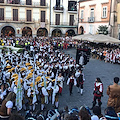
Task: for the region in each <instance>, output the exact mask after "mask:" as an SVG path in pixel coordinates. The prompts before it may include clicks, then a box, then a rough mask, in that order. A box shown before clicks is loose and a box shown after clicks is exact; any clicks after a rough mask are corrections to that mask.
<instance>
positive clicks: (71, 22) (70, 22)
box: [69, 15, 74, 26]
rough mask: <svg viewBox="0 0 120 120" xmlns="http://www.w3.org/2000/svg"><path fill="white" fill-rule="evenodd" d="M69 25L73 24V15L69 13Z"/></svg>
mask: <svg viewBox="0 0 120 120" xmlns="http://www.w3.org/2000/svg"><path fill="white" fill-rule="evenodd" d="M69 25H70V26H73V25H74V15H70V21H69Z"/></svg>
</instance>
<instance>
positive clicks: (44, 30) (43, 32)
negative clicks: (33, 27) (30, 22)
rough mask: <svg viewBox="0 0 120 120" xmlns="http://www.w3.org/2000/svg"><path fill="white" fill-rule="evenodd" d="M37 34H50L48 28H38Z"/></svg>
mask: <svg viewBox="0 0 120 120" xmlns="http://www.w3.org/2000/svg"><path fill="white" fill-rule="evenodd" d="M37 36H38V37H40V36H45V37H47V36H48V30H47V29H46V28H39V29H38V30H37Z"/></svg>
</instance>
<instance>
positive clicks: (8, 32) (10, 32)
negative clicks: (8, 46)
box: [1, 26, 15, 37]
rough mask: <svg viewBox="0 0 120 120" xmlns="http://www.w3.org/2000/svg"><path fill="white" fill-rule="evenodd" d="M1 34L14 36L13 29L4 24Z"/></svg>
mask: <svg viewBox="0 0 120 120" xmlns="http://www.w3.org/2000/svg"><path fill="white" fill-rule="evenodd" d="M1 36H10V37H12V36H15V30H14V28H13V27H11V26H5V27H3V28H2V30H1Z"/></svg>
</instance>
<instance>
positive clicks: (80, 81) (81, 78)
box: [75, 70, 85, 95]
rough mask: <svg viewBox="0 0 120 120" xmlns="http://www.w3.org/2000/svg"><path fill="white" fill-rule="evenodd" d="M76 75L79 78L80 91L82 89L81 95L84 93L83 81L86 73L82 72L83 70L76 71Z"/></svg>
mask: <svg viewBox="0 0 120 120" xmlns="http://www.w3.org/2000/svg"><path fill="white" fill-rule="evenodd" d="M75 77H76V78H77V87H78V93H79V92H80V90H81V95H83V83H84V81H85V78H84V74H83V73H82V70H78V71H76V73H75Z"/></svg>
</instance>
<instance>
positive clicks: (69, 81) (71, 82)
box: [67, 74, 77, 95]
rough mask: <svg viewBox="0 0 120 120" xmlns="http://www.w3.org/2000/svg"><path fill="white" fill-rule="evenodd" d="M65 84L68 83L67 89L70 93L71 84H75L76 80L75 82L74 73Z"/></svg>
mask: <svg viewBox="0 0 120 120" xmlns="http://www.w3.org/2000/svg"><path fill="white" fill-rule="evenodd" d="M67 85H69V91H70V95H71V94H72V89H73V85H74V86H76V85H77V82H76V79H75V77H74V74H72V75H71V77H70V78H69V79H68V81H67Z"/></svg>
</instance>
